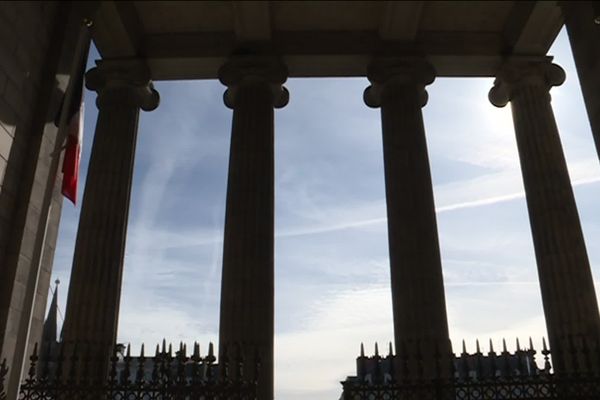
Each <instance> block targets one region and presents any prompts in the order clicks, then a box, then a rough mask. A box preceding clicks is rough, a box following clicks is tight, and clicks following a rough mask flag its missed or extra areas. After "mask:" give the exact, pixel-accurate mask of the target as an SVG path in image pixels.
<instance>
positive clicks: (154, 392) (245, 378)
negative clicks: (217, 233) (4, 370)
mask: <svg viewBox="0 0 600 400" xmlns="http://www.w3.org/2000/svg"><path fill="white" fill-rule="evenodd" d="M65 347H67V346H64V345H60V344H59V345H58V346H53V347H49V348H48V349H47V351H46V354H38V351H37V345H36V346H35V349H34V353H33V355H32V356H31V357H30V367H29V373H28V376H27V378H26V379H25V381H24V382H23V383H22V384H21V387H20V394H19V399H20V400H34V399H35V400H63V399H64V400H75V399H77V400H79V399H94V400H97V399H103V400H104V399H106V400H171V399H173V400H225V399H227V400H230V399H231V400H255V399H256V386H257V382H258V371H259V368H260V358H259V357H258V356H257V355H254V357H253V360H252V365H249V367H250V368H249V369H250V370H251V371H252V373H248V374H246V373H245V367H244V365H247V364H246V363H245V361H244V357H243V355H242V353H241V351H239V347H238V348H237V351H234V352H233V353H234V354H233V355H229V354H228V352H227V350H225V351H224V352H223V354H222V355H221V356H220V357H219V362H218V363H217V362H216V361H217V359H216V357H215V355H214V351H213V345H212V343H211V344H210V346H209V350H208V353H207V354H206V355H205V356H204V357H203V356H201V354H200V346H199V345H198V344H197V343H196V344H194V349H193V351H192V354H191V355H189V356H188V355H187V349H186V346H185V345H183V344H181V345H180V347H179V350H178V351H176V352H175V353H173V351H172V346H171V345H169V347H168V349H167V348H166V346H165V343H164V342H163V346H162V350H160V349H159V346H157V347H156V351H155V354H154V356H146V355H145V354H144V353H145V352H144V346H143V345H142V348H141V351H140V355H139V356H135V357H134V356H132V355H131V348H130V347H129V346H127V347H126V348H123V347H117V348H116V349H115V351H114V352H113V354H112V357H111V358H110V361H109V368H108V374H107V375H106V374H104V375H103V376H104V378H102V379H96V378H95V377H96V376H98V375H95V372H94V371H95V369H94V367H97V366H98V364H99V362H98V360H101V359H102V358H101V357H93V356H92V355H91V354H90V352H88V351H80V350H79V351H78V350H77V347H73V348H72V349H71V351H70V352H69V350H65ZM66 353H70V354H66ZM0 388H1V386H0ZM0 399H2V397H1V396H0Z"/></svg>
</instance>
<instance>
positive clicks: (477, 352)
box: [475, 339, 481, 354]
mask: <svg viewBox="0 0 600 400" xmlns="http://www.w3.org/2000/svg"><path fill="white" fill-rule="evenodd" d="M475 354H481V348H480V347H479V339H475Z"/></svg>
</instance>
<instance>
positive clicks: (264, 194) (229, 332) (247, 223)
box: [219, 56, 289, 400]
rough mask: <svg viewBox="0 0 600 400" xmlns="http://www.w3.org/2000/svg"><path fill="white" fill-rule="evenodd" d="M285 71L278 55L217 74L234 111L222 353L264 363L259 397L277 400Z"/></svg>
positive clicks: (244, 59)
mask: <svg viewBox="0 0 600 400" xmlns="http://www.w3.org/2000/svg"><path fill="white" fill-rule="evenodd" d="M286 78H287V69H286V67H285V66H284V65H283V64H281V62H280V61H279V60H278V59H276V58H273V57H255V56H240V57H233V58H231V59H230V60H229V61H228V62H227V63H226V64H225V65H223V66H222V67H221V69H220V71H219V79H220V80H221V82H222V83H223V84H224V85H226V86H227V87H228V89H227V90H226V91H225V95H224V100H225V104H226V105H227V107H229V108H231V109H233V123H232V129H231V150H230V155H229V177H228V185H227V209H226V216H225V237H224V243H223V276H222V286H221V318H220V328H219V346H220V354H223V351H224V349H225V348H228V349H231V348H232V347H233V346H237V345H238V344H239V345H241V346H242V348H243V350H244V353H245V354H246V360H247V361H248V365H246V366H245V371H246V372H247V373H250V374H252V373H253V372H252V371H253V369H254V368H253V365H252V359H253V356H254V353H255V351H256V350H258V352H259V354H260V358H261V367H260V373H259V388H258V398H259V399H260V400H272V399H273V334H274V327H273V325H274V322H273V321H274V305H273V298H274V267H273V252H274V244H273V243H274V209H273V207H274V128H273V118H274V110H273V108H280V107H283V106H285V105H286V104H287V101H288V97H289V96H288V92H287V90H286V89H285V88H284V87H283V86H282V84H283V83H284V82H285V80H286Z"/></svg>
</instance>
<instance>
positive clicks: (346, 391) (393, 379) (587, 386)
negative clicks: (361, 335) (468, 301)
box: [342, 338, 600, 400]
mask: <svg viewBox="0 0 600 400" xmlns="http://www.w3.org/2000/svg"><path fill="white" fill-rule="evenodd" d="M414 347H415V349H416V351H413V352H411V351H406V349H404V350H403V351H400V353H399V354H393V353H392V349H391V346H390V352H389V354H388V355H387V356H379V354H378V351H377V346H376V347H375V349H376V350H375V355H374V356H372V357H365V356H364V349H363V347H362V345H361V355H360V357H358V358H357V376H351V377H348V378H347V379H346V380H345V381H343V382H342V387H343V393H342V400H396V399H401V400H509V399H510V400H514V399H523V400H551V399H556V400H600V344H599V343H597V342H594V343H590V342H589V341H586V340H583V339H580V340H575V339H571V338H570V339H569V340H567V341H566V342H565V345H564V346H562V347H561V348H558V349H556V350H555V351H553V352H552V357H553V359H554V360H553V361H554V363H558V364H557V365H560V367H559V368H558V371H559V372H554V371H553V366H552V364H551V363H550V356H551V352H550V350H549V349H548V348H547V346H546V342H545V340H544V341H543V347H542V351H541V352H540V353H541V354H542V355H543V362H542V367H541V368H540V367H538V365H537V363H536V360H535V355H536V354H537V352H536V351H535V349H534V348H533V344H532V342H531V339H530V341H529V348H528V349H523V350H521V348H520V346H519V342H518V341H517V350H516V351H515V352H514V353H512V354H511V353H509V352H508V351H507V349H506V342H505V341H503V346H502V347H503V349H502V351H501V352H500V353H496V352H495V351H494V349H493V347H492V345H491V342H490V349H489V352H488V353H487V354H483V353H482V352H481V350H480V346H479V343H477V346H476V347H477V351H476V352H475V353H473V354H468V353H467V351H466V346H465V345H464V342H463V351H462V353H461V354H460V355H458V356H456V355H455V354H454V353H451V354H449V355H447V356H443V355H442V354H440V353H439V352H438V351H437V350H436V351H435V352H434V356H433V358H434V359H433V360H431V359H430V360H426V359H424V357H423V356H422V355H421V351H419V346H418V345H417V346H414ZM413 350H414V349H413ZM427 361H431V362H429V363H428V362H427ZM428 365H429V366H430V367H431V369H428V368H427V366H428Z"/></svg>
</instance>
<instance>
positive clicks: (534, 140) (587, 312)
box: [490, 60, 600, 372]
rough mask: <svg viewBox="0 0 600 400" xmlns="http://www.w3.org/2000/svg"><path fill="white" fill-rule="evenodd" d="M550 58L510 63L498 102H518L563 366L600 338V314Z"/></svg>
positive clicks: (493, 96) (550, 315) (545, 295)
mask: <svg viewBox="0 0 600 400" xmlns="http://www.w3.org/2000/svg"><path fill="white" fill-rule="evenodd" d="M564 78H565V76H564V71H563V70H562V69H561V68H560V67H559V66H557V65H555V64H551V63H550V62H549V60H542V61H527V60H515V61H510V62H508V63H507V64H506V65H505V66H504V67H503V68H502V69H501V70H500V71H499V73H498V75H497V79H496V82H495V86H494V88H493V89H492V90H491V91H490V100H491V102H492V103H493V104H494V105H496V106H498V107H502V106H504V105H506V104H507V103H508V101H510V103H511V110H512V114H513V120H514V126H515V133H516V138H517V146H518V150H519V158H520V161H521V171H522V175H523V184H524V186H525V194H526V199H527V209H528V211H529V221H530V225H531V233H532V237H533V245H534V248H535V255H536V260H537V267H538V275H539V281H540V288H541V292H542V301H543V306H544V314H545V317H546V326H547V329H548V336H549V340H550V345H551V348H552V349H554V350H555V352H554V353H553V358H554V360H555V369H556V370H557V372H568V371H569V370H570V369H571V368H573V366H572V365H570V363H569V362H568V359H567V358H565V357H563V356H562V354H560V353H563V352H568V351H569V341H570V340H571V341H574V342H575V345H576V346H579V345H578V344H577V342H579V341H580V340H581V339H586V340H587V341H588V346H589V345H590V344H593V343H594V341H595V340H597V339H600V336H599V334H600V317H599V314H598V304H597V301H596V293H595V291H594V284H593V280H592V274H591V270H590V264H589V261H588V256H587V252H586V248H585V242H584V238H583V232H582V230H581V224H580V221H579V215H578V213H577V206H576V204H575V198H574V196H573V189H572V187H571V182H570V179H569V173H568V170H567V165H566V161H565V157H564V154H563V150H562V146H561V143H560V138H559V133H558V128H557V126H556V121H555V119H554V114H553V111H552V106H551V105H550V101H551V98H550V94H549V90H550V88H551V87H552V86H556V85H560V84H562V82H563V81H564Z"/></svg>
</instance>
